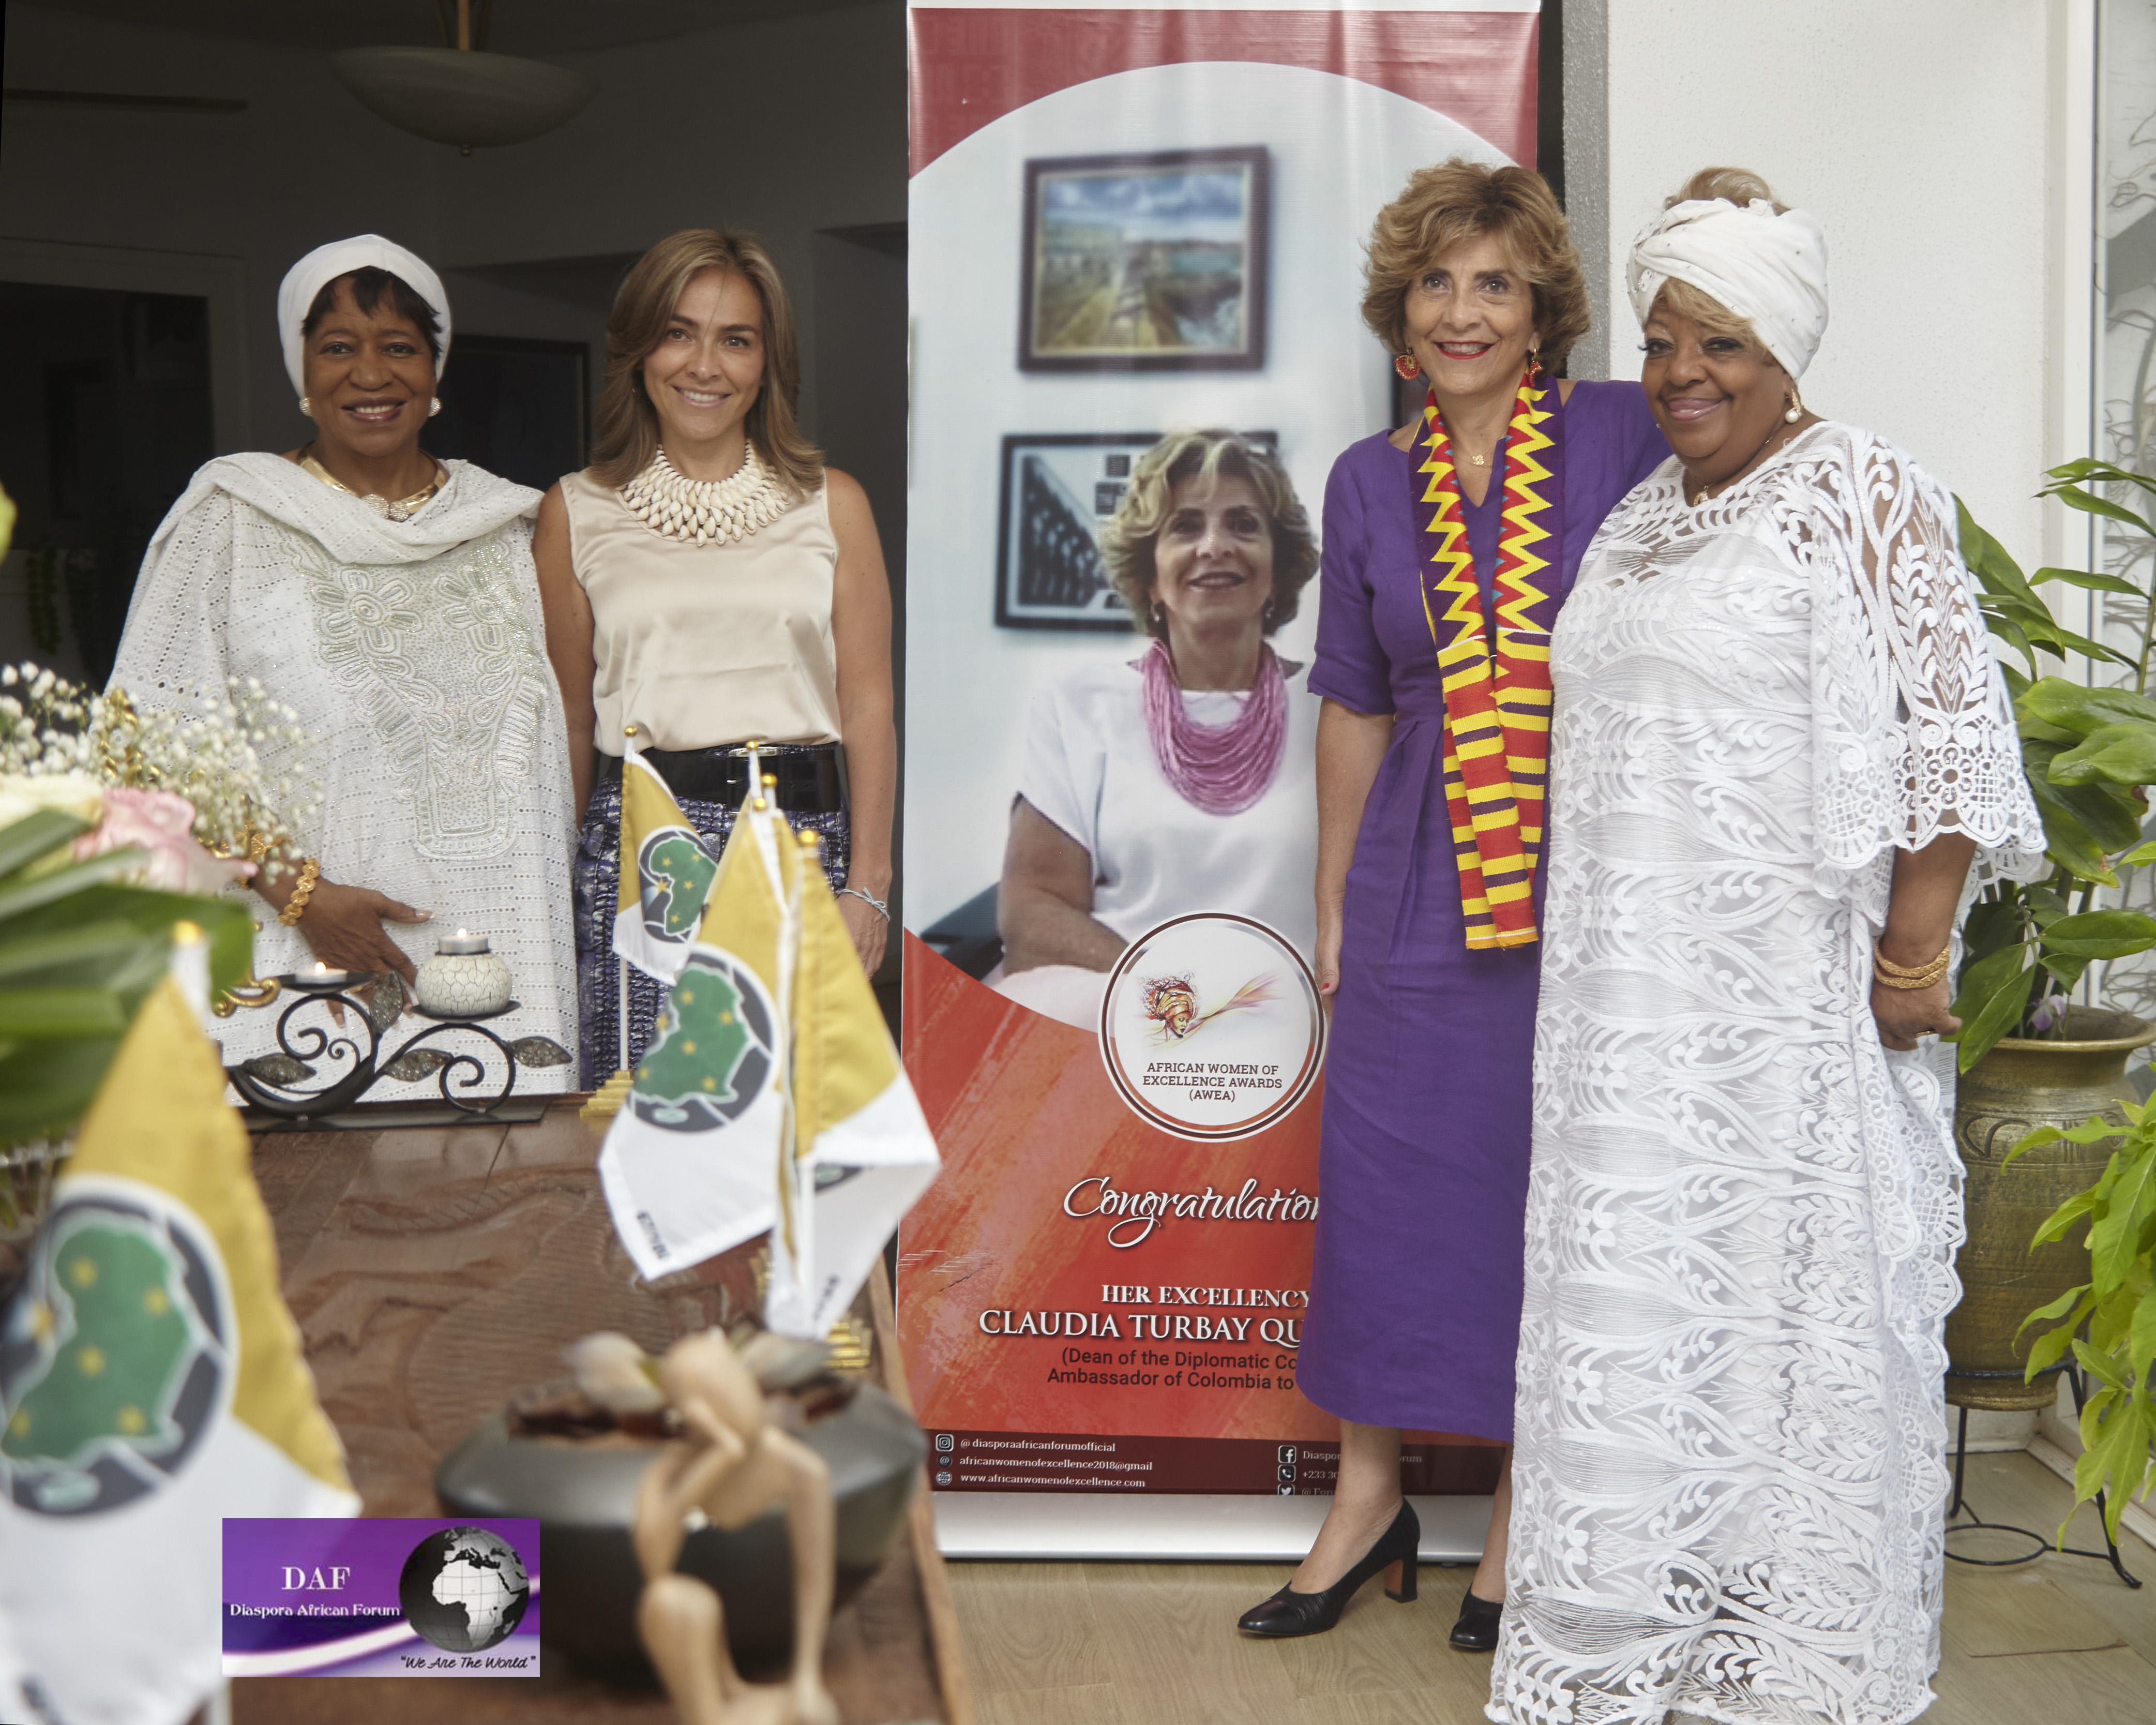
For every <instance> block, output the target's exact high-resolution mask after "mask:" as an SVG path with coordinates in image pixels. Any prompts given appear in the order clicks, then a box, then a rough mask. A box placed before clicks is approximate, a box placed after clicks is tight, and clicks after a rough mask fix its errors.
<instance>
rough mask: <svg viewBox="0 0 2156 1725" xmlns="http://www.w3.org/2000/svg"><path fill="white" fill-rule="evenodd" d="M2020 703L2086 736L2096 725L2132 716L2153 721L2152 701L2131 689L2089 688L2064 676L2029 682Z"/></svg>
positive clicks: (2154, 704) (2129, 719)
mask: <svg viewBox="0 0 2156 1725" xmlns="http://www.w3.org/2000/svg"><path fill="white" fill-rule="evenodd" d="M2020 704H2021V706H2023V707H2024V708H2025V709H2026V710H2027V711H2030V712H2031V713H2034V714H2035V716H2037V717H2038V718H2040V719H2048V720H2050V721H2051V723H2053V724H2054V725H2063V726H2066V729H2067V730H2069V731H2071V732H2074V733H2075V734H2076V736H2081V737H2086V736H2087V735H2088V734H2089V732H2092V731H2093V730H2095V729H2096V728H2097V726H2100V725H2125V724H2131V723H2133V721H2136V720H2139V721H2143V722H2144V723H2156V701H2151V700H2150V699H2148V696H2145V695H2136V694H2135V693H2134V692H2133V691H2132V690H2131V689H2092V688H2090V687H2088V686H2087V685H2086V684H2082V683H2076V682H2072V681H2071V680H2068V679H2066V678H2065V677H2043V678H2040V679H2038V680H2036V681H2035V682H2034V683H2031V684H2030V685H2029V692H2028V693H2027V694H2025V695H2024V696H2022V697H2021V702H2020Z"/></svg>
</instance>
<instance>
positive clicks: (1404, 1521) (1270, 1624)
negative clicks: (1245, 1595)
mask: <svg viewBox="0 0 2156 1725" xmlns="http://www.w3.org/2000/svg"><path fill="white" fill-rule="evenodd" d="M1421 1544H1422V1523H1421V1522H1419V1521H1417V1520H1416V1519H1415V1512H1414V1505H1413V1504H1411V1503H1409V1502H1407V1501H1406V1500H1405V1499H1404V1498H1403V1499H1402V1500H1401V1502H1400V1512H1399V1514H1398V1515H1396V1516H1394V1517H1393V1524H1392V1526H1390V1527H1388V1528H1386V1529H1385V1531H1384V1532H1383V1533H1381V1534H1379V1535H1378V1543H1376V1544H1375V1545H1373V1546H1372V1547H1371V1548H1369V1550H1368V1551H1367V1552H1365V1553H1363V1560H1362V1561H1361V1562H1360V1563H1358V1564H1356V1565H1355V1567H1354V1568H1352V1569H1350V1570H1349V1571H1348V1572H1347V1574H1345V1575H1343V1576H1342V1577H1341V1578H1340V1579H1339V1580H1337V1581H1336V1582H1334V1583H1333V1584H1332V1586H1330V1587H1328V1588H1327V1589H1325V1591H1324V1592H1323V1593H1322V1594H1299V1593H1297V1592H1296V1590H1295V1589H1294V1588H1292V1587H1284V1588H1282V1589H1281V1590H1280V1591H1279V1592H1278V1593H1276V1594H1274V1595H1273V1596H1272V1597H1271V1598H1270V1599H1267V1600H1265V1601H1264V1602H1263V1603H1262V1604H1256V1605H1253V1606H1251V1607H1250V1609H1249V1610H1247V1611H1245V1613H1244V1614H1243V1615H1241V1616H1240V1617H1239V1618H1238V1619H1236V1620H1235V1627H1236V1628H1237V1629H1239V1630H1244V1631H1245V1632H1246V1633H1248V1634H1250V1635H1268V1636H1271V1637H1273V1638H1275V1639H1276V1640H1280V1639H1285V1638H1286V1637H1287V1636H1290V1635H1322V1634H1323V1633H1324V1632H1325V1631H1326V1630H1329V1629H1331V1628H1332V1625H1334V1624H1336V1623H1337V1622H1339V1621H1340V1614H1341V1613H1342V1611H1344V1610H1346V1609H1347V1602H1348V1600H1349V1599H1353V1597H1354V1596H1355V1589H1358V1588H1359V1587H1360V1586H1362V1584H1363V1583H1364V1582H1366V1581H1368V1579H1370V1578H1371V1577H1372V1576H1373V1575H1375V1574H1377V1573H1378V1571H1379V1570H1380V1569H1383V1570H1384V1571H1386V1572H1387V1574H1386V1576H1385V1597H1386V1598H1387V1599H1397V1600H1398V1601H1399V1603H1400V1604H1403V1605H1404V1604H1409V1602H1410V1601H1411V1600H1413V1599H1414V1596H1415V1552H1416V1549H1417V1548H1419V1546H1420V1545H1421Z"/></svg>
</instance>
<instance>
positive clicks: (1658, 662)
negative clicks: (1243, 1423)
mask: <svg viewBox="0 0 2156 1725" xmlns="http://www.w3.org/2000/svg"><path fill="white" fill-rule="evenodd" d="M1680 481H1681V469H1680V468H1679V466H1678V465H1677V463H1676V461H1675V460H1674V459H1672V460H1671V461H1670V462H1669V463H1667V464H1666V465H1664V466H1663V467H1662V468H1661V469H1660V470H1657V471H1656V472H1655V474H1654V475H1651V476H1650V478H1649V479H1647V480H1645V482H1643V483H1642V484H1641V485H1640V486H1639V487H1638V488H1637V489H1636V490H1634V491H1633V492H1632V494H1631V495H1630V497H1629V498H1628V499H1627V500H1626V501H1625V502H1624V503H1623V504H1621V505H1620V506H1619V507H1618V509H1617V510H1616V511H1614V513H1613V514H1612V515H1611V516H1610V517H1609V520H1608V521H1606V522H1605V523H1604V526H1603V528H1602V531H1601V532H1600V533H1599V535H1598V536H1597V537H1596V539H1595V542H1594V545H1593V547H1591V548H1590V549H1589V552H1588V554H1587V557H1586V560H1585V562H1584V563H1583V565H1582V566H1581V568H1580V572H1579V578H1578V583H1577V585H1576V586H1575V587H1574V588H1573V592H1572V595H1571V598H1570V599H1569V600H1568V603H1567V604H1566V606H1565V609H1564V613H1563V617H1562V618H1561V619H1559V621H1558V627H1557V630H1556V636H1555V639H1554V641H1553V644H1552V659H1553V666H1552V668H1553V680H1554V685H1555V691H1556V693H1555V701H1556V706H1555V715H1554V721H1553V737H1552V747H1551V797H1550V823H1549V824H1550V831H1551V835H1552V837H1551V848H1550V851H1549V859H1548V868H1549V885H1548V907H1547V911H1546V913H1545V920H1544V923H1543V928H1544V938H1543V973H1542V1000H1541V1010H1540V1014H1539V1018H1538V1020H1537V1035H1536V1045H1535V1080H1536V1098H1535V1110H1534V1159H1533V1164H1532V1176H1531V1180H1530V1185H1529V1191H1528V1199H1527V1275H1526V1301H1525V1308H1524V1312H1523V1314H1522V1321H1521V1333H1520V1357H1519V1378H1518V1403H1517V1427H1516V1440H1517V1450H1516V1452H1515V1455H1514V1459H1513V1493H1514V1496H1513V1507H1512V1544H1511V1553H1510V1558H1509V1561H1508V1563H1507V1574H1506V1584H1507V1604H1506V1609H1505V1616H1504V1627H1503V1634H1502V1639H1501V1641H1500V1644H1499V1647H1498V1652H1497V1659H1496V1668H1495V1671H1494V1672H1493V1674H1492V1681H1491V1703H1490V1707H1489V1716H1490V1717H1491V1718H1492V1719H1494V1720H1497V1721H1500V1722H1503V1725H1556V1722H1564V1725H1614V1722H1625V1725H1661V1721H1662V1719H1663V1717H1664V1714H1665V1712H1666V1711H1668V1710H1670V1709H1677V1710H1680V1711H1682V1712H1691V1713H1695V1714H1698V1715H1701V1716H1702V1717H1707V1718H1710V1719H1717V1720H1725V1721H1734V1722H1743V1725H1754V1722H1767V1721H1774V1722H1778V1725H1781V1722H1786V1725H1798V1722H1803V1725H1815V1722H1819V1721H1829V1722H1832V1725H1899V1722H1902V1721H1905V1720H1907V1719H1909V1718H1911V1717H1913V1716H1914V1715H1916V1714H1917V1713H1918V1712H1922V1710H1923V1708H1924V1707H1926V1706H1927V1705H1928V1703H1929V1702H1930V1700H1931V1692H1930V1689H1929V1686H1928V1679H1929V1676H1930V1674H1931V1673H1932V1671H1934V1670H1935V1669H1936V1668H1937V1666H1938V1612H1939V1603H1940V1586H1941V1579H1942V1570H1943V1547H1942V1540H1941V1529H1942V1526H1943V1508H1944V1503H1945V1493H1946V1488H1947V1475H1946V1471H1945V1468H1944V1465H1943V1455H1944V1450H1945V1443H1946V1425H1945V1419H1944V1408H1943V1404H1942V1401H1941V1397H1940V1387H1941V1374H1942V1373H1943V1370H1944V1368H1945V1364H1946V1358H1945V1353H1944V1349H1943V1346H1942V1344H1941V1339H1940V1337H1941V1329H1942V1326H1943V1321H1944V1318H1945V1315H1946V1313H1947V1312H1948V1309H1949V1308H1951V1307H1952V1306H1953V1304H1954V1302H1955V1301H1956V1300H1957V1299H1958V1296H1959V1290H1958V1286H1957V1284H1956V1281H1955V1279H1954V1276H1953V1250H1954V1248H1955V1246H1956V1245H1957V1244H1958V1241H1959V1240H1960V1239H1961V1235H1962V1228H1961V1202H1960V1193H1959V1183H1960V1168H1959V1163H1958V1161H1957V1159H1956V1157H1955V1155H1954V1152H1953V1145H1952V1142H1951V1141H1950V1138H1949V1136H1948V1122H1947V1120H1946V1117H1945V1114H1944V1110H1943V1104H1942V1100H1941V1096H1940V1091H1939V1087H1938V1083H1937V1082H1936V1081H1935V1080H1934V1079H1933V1076H1932V1074H1931V1072H1930V1071H1929V1070H1928V1069H1927V1067H1926V1065H1925V1064H1924V1062H1923V1060H1922V1056H1920V1055H1916V1054H1907V1055H1897V1054H1894V1053H1892V1052H1890V1051H1889V1050H1886V1049H1885V1048H1884V1047H1883V1046H1882V1045H1881V1043H1880V1041H1879V1040H1878V1035H1877V1031H1876V1027H1875V1025H1874V1023H1873V1021H1872V1019H1871V1012H1870V1007H1869V995H1870V973H1871V941H1872V938H1873V937H1874V936H1875V935H1876V932H1877V931H1878V929H1879V928H1880V927H1881V924H1882V922H1883V921H1884V918H1885V913H1886V899H1887V891H1888V886H1889V880H1890V875H1891V872H1892V859H1893V853H1894V849H1895V847H1897V846H1902V847H1907V848H1912V849H1915V848H1921V847H1922V846H1923V845H1926V844H1928V843H1929V842H1930V841H1931V840H1932V839H1934V838H1936V837H1938V836H1939V835H1940V834H1948V833H1965V834H1969V835H1971V836H1973V837H1974V839H1976V840H1977V842H1978V844H1979V846H1981V847H1984V849H1985V850H1988V851H1989V852H1990V853H1991V854H1990V855H1988V856H1984V859H1983V866H1984V867H1987V868H1989V869H1991V870H1995V871H1998V872H2002V873H2011V874H2016V875H2025V874H2027V873H2030V872H2032V871H2033V870H2034V869H2035V866H2036V865H2037V863H2036V858H2035V856H2034V855H2031V853H2035V852H2040V850H2041V849H2042V845H2043V839H2042V834H2041V828H2040V824H2039V821H2038V819H2037V815H2036V812H2035V807H2034V804H2033V803H2032V802H2031V801H2030V796H2029V792H2028V788H2027V786H2026V784H2025V783H2024V781H2023V778H2022V776H2021V766H2020V750H2019V747H2018V745H2017V742H2016V740H2015V729H2014V721H2013V717H2012V714H2011V711H2010V706H2009V703H2008V697H2007V693H2006V690H2005V684H2004V681H2003V680H2002V678H2001V676H2000V675H1999V670H1998V667H1997V664H1996V662H1995V660H1994V658H1993V655H1992V654H1991V651H1990V648H1989V641H1988V639H1987V638H1986V636H1985V634H1984V627H1983V623H1982V620H1981V619H1980V617H1979V614H1978V613H1977V611H1976V608H1975V606H1974V603H1973V588H1972V587H1971V583H1970V580H1969V576H1968V574H1967V572H1966V571H1965V570H1964V568H1963V565H1962V563H1961V561H1960V558H1959V557H1958V553H1957V552H1956V548H1955V527H1954V515H1953V501H1952V500H1951V498H1949V497H1948V496H1947V495H1945V494H1944V493H1943V491H1942V490H1940V488H1939V487H1938V485H1936V484H1935V483H1934V482H1933V481H1932V480H1930V479H1929V478H1928V476H1927V475H1924V474H1923V473H1922V471H1920V470H1918V469H1917V467H1916V466H1915V465H1913V464H1912V463H1911V462H1910V461H1909V460H1908V459H1907V457H1906V456H1904V455H1902V454H1901V453H1900V452H1899V451H1897V450H1896V449H1893V448H1892V447H1891V446H1890V445H1888V444H1885V443H1883V442H1881V441H1880V440H1879V439H1876V438H1874V437H1871V436H1870V435H1868V434H1866V433H1864V432H1861V431H1858V430H1856V429H1852V428H1851V427H1849V426H1845V425H1840V424H1833V423H1827V424H1820V425H1815V426H1814V427H1812V428H1810V429H1808V430H1807V431H1806V432H1805V433H1804V434H1802V435H1801V436H1799V438H1798V439H1796V440H1795V441H1794V443H1793V444H1791V445H1790V446H1789V448H1788V449H1786V450H1784V452H1782V453H1781V454H1779V455H1777V456H1776V457H1775V458H1774V459H1773V460H1771V461H1770V462H1769V463H1768V464H1767V465H1764V466H1763V467H1762V468H1760V469H1759V470H1758V471H1757V472H1756V473H1754V474H1753V475H1751V476H1749V477H1748V479H1747V480H1745V481H1743V483H1742V484H1740V485H1737V486H1735V487H1732V489H1731V490H1729V491H1728V492H1727V493H1725V494H1724V495H1722V496H1721V497H1719V498H1717V499H1716V500H1714V501H1711V502H1709V503H1707V504H1706V505H1704V506H1702V507H1701V508H1698V509H1696V510H1695V509H1692V508H1690V507H1688V506H1686V502H1685V501H1684V496H1683V494H1682V491H1681V489H1680Z"/></svg>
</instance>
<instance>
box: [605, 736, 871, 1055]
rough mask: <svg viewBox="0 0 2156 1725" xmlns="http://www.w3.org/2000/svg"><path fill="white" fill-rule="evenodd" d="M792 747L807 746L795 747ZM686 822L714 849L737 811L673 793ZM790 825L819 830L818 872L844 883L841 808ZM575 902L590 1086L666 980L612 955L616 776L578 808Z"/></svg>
mask: <svg viewBox="0 0 2156 1725" xmlns="http://www.w3.org/2000/svg"><path fill="white" fill-rule="evenodd" d="M764 752H765V753H766V754H767V755H781V754H790V753H793V752H795V750H794V749H793V748H792V747H788V746H785V745H778V746H773V745H767V746H766V747H765V749H764ZM799 752H802V753H804V754H805V753H808V749H807V748H806V747H802V748H801V749H800V750H799ZM675 802H676V803H679V804H680V809H681V812H682V814H685V815H687V816H688V817H689V824H690V825H691V826H692V827H694V828H696V830H697V831H698V832H699V833H701V834H703V835H704V836H705V837H706V839H711V840H712V841H713V844H712V848H713V849H714V850H717V849H718V848H719V847H720V846H721V845H724V844H725V843H726V835H727V834H729V833H731V831H732V830H733V824H734V816H735V814H737V812H738V811H737V809H735V807H734V805H733V804H731V803H706V802H701V801H700V800H698V799H697V798H694V797H677V798H675ZM786 819H787V822H788V824H789V825H790V826H792V827H793V829H794V830H795V831H796V832H811V831H813V832H814V833H817V834H819V835H821V837H822V839H823V841H824V846H823V861H824V879H825V880H829V882H830V883H831V891H834V892H836V891H838V890H839V888H840V887H841V886H844V885H845V884H846V868H847V864H848V860H849V857H850V852H851V850H852V845H851V843H850V834H849V830H848V827H847V822H846V816H845V814H844V811H840V812H838V813H835V814H793V813H790V812H789V813H788V814H787V816H786ZM571 873H572V886H573V888H574V891H575V894H576V903H577V1029H578V1040H579V1041H580V1043H581V1048H580V1050H579V1051H580V1053H581V1055H582V1057H583V1087H584V1088H585V1089H586V1090H596V1089H598V1086H600V1085H602V1084H603V1083H605V1082H606V1081H607V1080H608V1078H610V1077H612V1076H613V1074H614V1073H615V1072H616V1071H617V1070H626V1069H629V1068H633V1067H634V1065H636V1063H637V1061H638V1060H639V1059H640V1058H641V1057H642V1056H643V1054H644V1047H645V1045H647V1044H648V1043H649V1041H650V1040H651V1028H652V1025H653V1024H654V1021H655V1020H656V1019H657V1018H658V1016H659V1009H660V1007H661V1006H663V1005H664V1004H665V1000H666V988H665V985H664V984H662V983H656V982H654V981H653V980H652V979H651V978H649V977H648V976H646V975H645V974H644V973H643V972H642V971H640V970H639V969H637V968H635V966H634V965H624V963H622V961H621V960H620V959H619V958H617V957H615V956H614V952H613V919H614V912H615V911H616V909H617V908H618V907H619V905H620V903H621V782H620V781H619V779H616V780H613V781H612V782H611V783H608V782H604V781H603V782H601V783H599V784H598V785H596V786H594V787H593V790H592V800H591V802H590V803H589V804H588V806H587V807H586V808H585V810H584V830H583V838H582V839H581V841H580V842H579V843H578V845H577V860H576V865H575V867H574V868H573V869H572V871H571ZM624 973H626V974H627V976H628V978H629V1023H628V1039H629V1052H628V1055H627V1057H626V1059H624V1056H623V1054H622V1031H623V1026H622V1019H621V1015H620V1014H621V1008H620V1002H621V979H622V977H623V975H624Z"/></svg>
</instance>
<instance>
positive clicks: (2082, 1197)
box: [2029, 1192, 2096, 1252]
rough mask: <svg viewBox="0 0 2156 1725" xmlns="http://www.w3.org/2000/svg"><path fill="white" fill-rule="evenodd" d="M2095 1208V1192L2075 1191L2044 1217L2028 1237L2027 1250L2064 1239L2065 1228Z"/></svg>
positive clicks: (2033, 1249)
mask: <svg viewBox="0 0 2156 1725" xmlns="http://www.w3.org/2000/svg"><path fill="white" fill-rule="evenodd" d="M2095 1208H2096V1194H2095V1193H2093V1192H2076V1194H2074V1195H2073V1196H2072V1197H2071V1198H2070V1199H2067V1200H2066V1202H2065V1203H2064V1204H2061V1205H2060V1206H2059V1207H2058V1209H2055V1210H2053V1211H2052V1212H2051V1214H2050V1215H2048V1216H2046V1217H2045V1218H2044V1221H2043V1224H2042V1225H2041V1226H2040V1227H2039V1228H2038V1229H2037V1230H2036V1231H2035V1233H2034V1234H2033V1235H2030V1237H2029V1250H2030V1251H2032V1252H2033V1251H2035V1250H2036V1248H2037V1247H2038V1246H2040V1245H2046V1244H2047V1243H2048V1242H2050V1241H2051V1240H2064V1239H2065V1238H2066V1230H2068V1229H2069V1228H2071V1227H2072V1226H2073V1225H2074V1224H2075V1223H2076V1222H2078V1221H2079V1220H2081V1219H2082V1217H2083V1216H2086V1215H2087V1214H2088V1213H2089V1212H2090V1211H2091V1210H2092V1209H2095Z"/></svg>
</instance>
